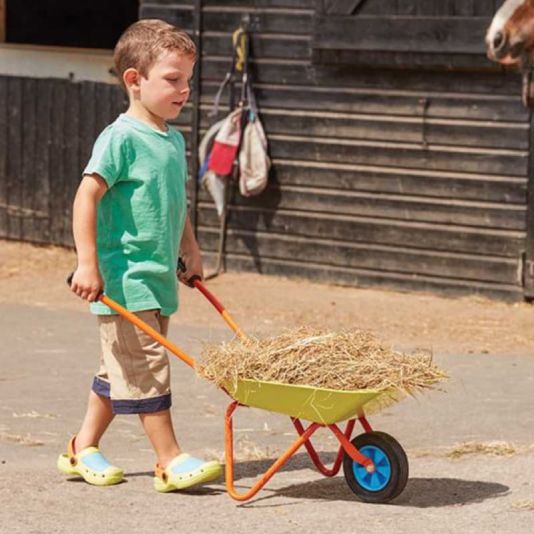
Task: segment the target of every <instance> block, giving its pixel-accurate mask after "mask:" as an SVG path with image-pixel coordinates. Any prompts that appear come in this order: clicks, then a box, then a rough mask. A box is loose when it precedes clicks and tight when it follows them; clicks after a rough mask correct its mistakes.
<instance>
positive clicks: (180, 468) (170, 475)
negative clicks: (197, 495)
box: [154, 453, 223, 493]
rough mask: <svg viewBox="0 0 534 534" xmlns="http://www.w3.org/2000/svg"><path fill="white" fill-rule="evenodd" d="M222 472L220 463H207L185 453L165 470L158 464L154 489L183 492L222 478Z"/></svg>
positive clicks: (163, 491)
mask: <svg viewBox="0 0 534 534" xmlns="http://www.w3.org/2000/svg"><path fill="white" fill-rule="evenodd" d="M222 472H223V469H222V465H221V464H220V463H219V462H216V461H212V462H205V461H203V460H199V459H198V458H194V457H193V456H190V455H189V454H185V453H183V454H179V455H178V456H177V457H176V458H175V459H174V460H172V462H171V463H170V464H169V465H168V466H167V467H166V468H165V469H163V468H162V467H161V466H160V465H159V464H156V471H155V475H156V476H155V477H154V488H155V489H156V490H157V491H160V492H162V493H166V492H168V491H174V490H182V489H186V488H190V487H192V486H196V485H198V484H205V483H206V482H212V481H214V480H216V479H218V478H219V477H221V476H222Z"/></svg>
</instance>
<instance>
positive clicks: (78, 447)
mask: <svg viewBox="0 0 534 534" xmlns="http://www.w3.org/2000/svg"><path fill="white" fill-rule="evenodd" d="M88 447H98V442H97V443H94V441H91V440H87V439H84V438H83V436H82V438H81V439H80V436H79V435H77V436H75V437H74V439H73V440H72V448H73V450H74V452H75V453H79V452H81V451H83V450H84V449H87V448H88Z"/></svg>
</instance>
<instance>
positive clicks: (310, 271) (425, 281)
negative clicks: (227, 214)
mask: <svg viewBox="0 0 534 534" xmlns="http://www.w3.org/2000/svg"><path fill="white" fill-rule="evenodd" d="M204 258H205V263H206V266H207V267H208V268H209V266H212V265H214V264H215V260H216V255H215V254H213V253H207V254H205V255H204ZM226 268H227V269H228V270H230V271H251V272H259V273H262V274H267V275H274V276H284V277H292V278H297V279H301V278H307V279H309V280H313V281H315V282H323V283H332V281H335V283H336V284H338V285H345V286H351V287H377V286H379V287H382V288H389V289H394V290H400V291H429V292H433V293H438V294H443V295H447V296H465V295H481V296H484V297H489V298H496V299H500V300H506V301H510V302H516V301H519V300H521V299H522V298H523V293H522V290H521V288H520V287H518V286H516V285H513V284H497V283H484V282H480V281H476V282H471V281H463V280H454V279H450V278H440V277H430V276H421V275H410V274H399V273H385V272H377V271H372V270H359V269H358V270H355V269H346V268H343V267H329V268H327V269H325V268H323V267H322V266H317V265H313V264H309V263H305V262H299V261H296V260H294V261H291V260H270V259H265V260H261V261H260V262H257V261H255V260H254V258H251V257H250V255H246V256H245V255H243V256H239V255H235V254H231V255H228V256H227V258H226Z"/></svg>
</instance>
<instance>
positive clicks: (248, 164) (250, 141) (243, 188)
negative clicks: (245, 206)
mask: <svg viewBox="0 0 534 534" xmlns="http://www.w3.org/2000/svg"><path fill="white" fill-rule="evenodd" d="M270 168H271V160H270V158H269V156H268V154H267V137H266V136H265V132H264V130H263V126H262V124H261V122H260V119H259V117H258V116H257V115H256V114H255V113H254V112H252V111H251V112H250V113H249V119H248V121H247V124H246V126H245V130H244V132H243V139H242V141H241V148H240V150H239V191H240V193H241V194H242V195H243V196H244V197H250V196H254V195H259V194H260V193H261V192H262V191H263V190H264V189H265V188H266V187H267V182H268V178H269V169H270Z"/></svg>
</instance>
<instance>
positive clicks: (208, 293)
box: [192, 278, 247, 339]
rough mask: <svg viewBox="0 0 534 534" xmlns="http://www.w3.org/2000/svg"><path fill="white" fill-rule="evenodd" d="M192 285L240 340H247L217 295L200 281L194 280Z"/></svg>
mask: <svg viewBox="0 0 534 534" xmlns="http://www.w3.org/2000/svg"><path fill="white" fill-rule="evenodd" d="M192 284H193V285H194V286H195V287H196V288H197V289H198V290H199V291H200V292H201V293H202V294H203V295H204V296H205V297H206V298H207V299H208V300H209V301H210V302H211V304H212V305H213V307H214V308H215V309H216V310H217V311H218V312H219V313H220V314H221V316H222V318H223V319H224V320H225V322H226V324H227V325H228V326H229V327H230V328H231V329H232V330H233V331H234V332H235V333H236V335H237V336H238V337H239V338H240V339H246V338H247V336H246V335H245V333H244V332H243V331H242V330H241V328H239V325H238V324H237V323H236V322H235V321H234V319H233V317H232V316H231V315H230V314H229V313H228V311H227V310H226V309H225V307H224V306H223V305H222V304H221V302H220V301H219V300H217V298H216V297H215V295H214V294H213V293H212V292H211V291H209V290H208V288H207V287H206V286H205V285H204V284H203V283H202V282H201V281H200V280H199V279H198V278H194V279H193V280H192Z"/></svg>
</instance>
